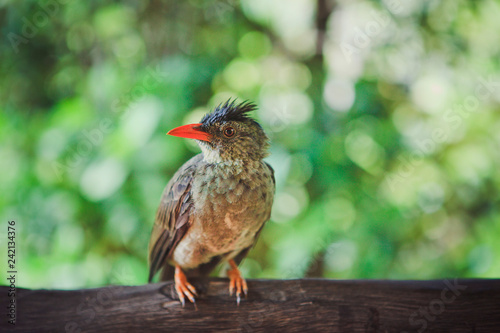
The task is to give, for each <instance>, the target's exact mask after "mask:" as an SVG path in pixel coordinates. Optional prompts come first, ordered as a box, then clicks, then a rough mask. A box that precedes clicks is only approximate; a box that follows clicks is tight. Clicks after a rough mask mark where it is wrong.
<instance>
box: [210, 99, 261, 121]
mask: <svg viewBox="0 0 500 333" xmlns="http://www.w3.org/2000/svg"><path fill="white" fill-rule="evenodd" d="M256 109H257V106H256V105H255V104H253V103H251V102H248V101H244V102H241V103H240V104H236V99H234V100H231V99H228V100H227V101H226V102H225V103H221V104H219V105H218V106H217V107H216V108H215V109H214V110H213V111H212V112H211V113H208V114H206V115H205V116H204V117H203V119H202V120H201V123H202V124H203V125H211V124H214V123H222V122H227V121H246V120H251V121H254V120H253V119H252V118H250V117H249V115H248V113H250V112H252V111H255V110H256Z"/></svg>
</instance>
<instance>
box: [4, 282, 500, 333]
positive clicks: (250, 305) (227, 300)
mask: <svg viewBox="0 0 500 333" xmlns="http://www.w3.org/2000/svg"><path fill="white" fill-rule="evenodd" d="M192 282H193V284H194V285H195V286H196V287H197V288H198V290H199V292H200V296H199V297H198V300H197V309H195V308H194V306H193V305H192V304H186V307H185V308H182V307H181V305H180V304H179V302H178V301H177V300H176V297H174V295H175V294H174V290H173V288H172V287H173V285H172V283H171V282H167V283H156V284H150V285H143V286H135V287H123V286H111V287H104V288H98V289H83V290H67V291H63V290H28V289H19V288H18V289H17V290H16V297H17V298H16V306H17V314H16V325H15V329H16V332H26V331H29V332H33V331H36V332H160V331H161V332H186V331H195V330H197V331H201V332H205V331H221V330H227V331H230V332H262V331H266V332H311V331H321V332H423V331H425V332H498V331H500V280H453V279H449V280H434V281H376V280H354V281H337V280H324V279H302V280H249V281H248V286H249V289H250V291H249V295H248V299H244V300H242V302H241V304H240V306H236V300H235V297H234V296H233V297H230V296H229V295H228V281H227V280H226V279H208V280H207V279H205V280H196V279H193V280H192ZM8 289H9V287H0V295H2V297H1V298H0V300H4V299H7V297H6V295H7V291H8ZM1 302H2V303H1V304H0V305H1V308H2V309H3V311H4V312H5V305H4V304H5V303H6V302H3V301H1ZM1 318H2V319H1V323H0V331H2V332H4V331H5V328H11V329H12V328H14V326H13V325H10V324H8V323H7V319H6V316H5V315H2V316H1Z"/></svg>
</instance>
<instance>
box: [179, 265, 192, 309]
mask: <svg viewBox="0 0 500 333" xmlns="http://www.w3.org/2000/svg"><path fill="white" fill-rule="evenodd" d="M174 280H175V290H176V291H177V295H178V296H179V300H180V301H181V304H182V306H184V304H186V300H185V297H184V295H185V296H186V297H187V298H188V299H189V300H190V301H191V303H193V304H194V305H195V307H196V301H195V299H194V295H197V294H196V289H195V288H194V287H193V285H192V284H191V283H189V282H188V281H187V278H186V274H184V272H183V271H182V268H181V266H179V265H175V275H174Z"/></svg>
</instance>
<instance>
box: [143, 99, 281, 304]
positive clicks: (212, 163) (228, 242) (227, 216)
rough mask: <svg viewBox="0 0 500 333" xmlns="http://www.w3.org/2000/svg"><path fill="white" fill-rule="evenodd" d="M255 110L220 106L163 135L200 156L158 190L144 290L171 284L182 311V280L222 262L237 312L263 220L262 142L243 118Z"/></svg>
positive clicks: (269, 198)
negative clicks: (185, 142)
mask: <svg viewBox="0 0 500 333" xmlns="http://www.w3.org/2000/svg"><path fill="white" fill-rule="evenodd" d="M255 109H256V106H255V105H254V104H252V103H249V102H243V103H240V104H236V103H235V101H234V100H233V101H231V100H228V101H227V102H225V103H224V104H220V105H219V106H218V107H216V108H215V109H214V110H213V112H212V113H209V114H207V115H205V116H204V117H203V119H202V120H201V122H200V123H197V124H190V125H184V126H180V127H177V128H174V129H172V130H171V131H169V132H168V133H167V134H169V135H173V136H178V137H182V138H190V139H195V140H196V142H197V143H198V145H199V146H200V148H201V151H202V152H201V153H200V154H198V155H196V156H194V157H193V158H191V159H190V160H189V161H187V162H186V163H185V164H184V165H183V166H182V167H181V168H180V169H179V170H178V171H177V172H176V173H175V174H174V176H173V177H172V179H171V180H170V182H169V183H168V184H167V186H166V187H165V190H164V191H163V195H162V198H161V202H160V206H159V207H158V211H157V213H156V219H155V223H154V226H153V231H152V233H151V240H150V243H149V264H150V269H149V282H151V280H152V279H153V277H154V275H155V274H156V273H157V272H158V271H159V270H162V272H161V276H160V280H161V281H166V280H171V279H172V278H173V279H174V281H175V289H176V292H177V295H178V296H179V300H180V302H181V304H182V306H184V305H185V298H186V297H187V298H188V299H189V301H191V302H192V303H194V304H195V296H196V295H197V293H196V289H195V288H194V286H193V285H192V284H190V283H189V282H188V277H195V276H207V275H208V274H209V273H210V272H211V271H212V270H213V269H214V268H215V267H216V266H217V265H218V264H219V263H222V262H227V263H228V264H229V267H230V269H229V270H228V271H227V274H228V277H229V279H230V282H229V294H230V295H233V293H234V291H235V290H236V302H237V304H238V305H239V303H240V299H241V295H242V293H244V294H245V296H246V295H247V292H248V287H247V283H246V281H245V279H244V278H243V276H242V274H241V273H240V271H239V269H238V265H239V263H240V262H241V260H242V259H243V258H244V257H245V256H246V255H247V253H248V251H249V250H250V248H251V247H252V246H253V245H254V244H255V242H256V240H257V238H258V236H259V234H260V232H261V230H262V228H263V226H264V224H265V223H266V221H268V220H269V217H270V215H271V207H272V204H273V199H274V192H275V179H274V171H273V169H272V168H271V166H270V165H269V164H267V163H266V162H264V161H263V158H265V157H266V156H268V152H267V150H268V148H269V139H268V137H267V136H266V134H265V132H264V130H263V129H262V127H261V126H260V125H259V124H258V123H257V122H256V121H255V120H253V119H252V118H250V117H249V113H250V112H252V111H254V110H255Z"/></svg>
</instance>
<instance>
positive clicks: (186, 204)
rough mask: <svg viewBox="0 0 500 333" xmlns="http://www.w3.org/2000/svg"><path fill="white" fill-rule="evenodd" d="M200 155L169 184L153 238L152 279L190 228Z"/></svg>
mask: <svg viewBox="0 0 500 333" xmlns="http://www.w3.org/2000/svg"><path fill="white" fill-rule="evenodd" d="M202 158H203V156H202V155H201V154H198V155H196V156H195V157H193V158H192V159H190V160H189V161H187V162H186V163H185V164H184V165H183V166H182V167H181V168H180V169H179V170H178V171H177V172H176V173H175V175H174V176H173V177H172V179H171V180H170V182H169V183H168V184H167V186H166V187H165V190H164V191H163V195H162V198H161V202H160V206H159V207H158V211H157V213H156V219H155V223H154V226H153V231H152V233H151V239H150V241H149V282H151V280H152V279H153V276H154V275H155V274H156V273H157V272H158V271H159V270H160V269H161V268H163V267H165V266H166V264H167V259H168V258H169V256H171V255H172V253H173V251H174V249H175V247H176V246H177V244H178V243H179V241H180V240H181V239H182V237H183V236H184V235H185V233H186V231H187V229H188V228H189V223H188V222H189V214H190V212H191V209H192V207H193V201H192V194H191V186H192V182H193V176H194V173H195V172H196V167H197V165H198V162H200V161H201V159H202Z"/></svg>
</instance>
